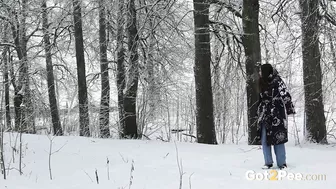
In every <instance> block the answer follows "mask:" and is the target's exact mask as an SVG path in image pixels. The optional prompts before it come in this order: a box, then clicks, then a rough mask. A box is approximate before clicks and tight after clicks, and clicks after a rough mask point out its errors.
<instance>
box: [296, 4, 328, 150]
mask: <svg viewBox="0 0 336 189" xmlns="http://www.w3.org/2000/svg"><path fill="white" fill-rule="evenodd" d="M300 8H301V24H302V25H301V29H302V60H303V83H304V94H305V113H306V118H305V119H306V129H307V133H308V136H307V139H308V140H310V141H313V142H316V143H322V144H324V143H327V138H326V134H327V132H326V118H325V115H324V105H323V91H322V71H321V64H320V59H321V53H320V49H319V1H316V0H306V1H304V0H300Z"/></svg>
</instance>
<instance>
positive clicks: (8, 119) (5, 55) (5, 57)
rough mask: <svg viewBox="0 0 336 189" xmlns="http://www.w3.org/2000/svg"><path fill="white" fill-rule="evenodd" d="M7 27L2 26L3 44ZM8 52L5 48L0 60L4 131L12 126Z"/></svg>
mask: <svg viewBox="0 0 336 189" xmlns="http://www.w3.org/2000/svg"><path fill="white" fill-rule="evenodd" d="M7 26H8V24H5V26H4V42H5V43H6V42H7V41H8V39H7V37H8V36H7V29H6V28H7ZM8 52H9V48H8V46H6V47H5V48H4V50H3V52H2V58H3V63H4V69H3V74H4V84H5V111H6V113H5V114H6V126H7V128H5V129H11V128H12V124H11V115H10V105H9V77H8V75H9V74H8V71H9V69H8V62H9V61H8V58H9V57H8Z"/></svg>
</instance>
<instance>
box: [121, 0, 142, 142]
mask: <svg viewBox="0 0 336 189" xmlns="http://www.w3.org/2000/svg"><path fill="white" fill-rule="evenodd" d="M127 10H128V22H127V33H128V51H129V53H130V57H129V63H130V65H129V70H128V72H129V74H128V76H129V79H128V81H127V83H126V88H125V90H126V91H125V94H124V104H123V105H124V113H125V115H124V116H125V117H124V119H125V125H124V127H125V129H124V133H122V136H123V138H138V137H139V134H138V125H137V119H136V99H137V93H138V82H139V54H138V45H139V44H138V43H139V34H138V29H137V16H136V9H135V3H134V0H130V1H129V2H128V4H127Z"/></svg>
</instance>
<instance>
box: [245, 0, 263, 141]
mask: <svg viewBox="0 0 336 189" xmlns="http://www.w3.org/2000/svg"><path fill="white" fill-rule="evenodd" d="M242 16H243V18H242V19H243V30H244V36H243V40H242V41H243V46H244V51H245V57H246V63H245V66H246V91H247V107H248V109H247V116H248V144H249V145H259V142H258V140H256V137H257V135H258V133H257V109H258V100H259V90H258V70H259V66H258V63H260V62H261V51H260V36H259V1H258V0H244V2H243V15H242Z"/></svg>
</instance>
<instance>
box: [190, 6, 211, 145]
mask: <svg viewBox="0 0 336 189" xmlns="http://www.w3.org/2000/svg"><path fill="white" fill-rule="evenodd" d="M209 8H210V4H209V2H208V1H205V0H194V9H195V11H194V25H195V67H194V75H195V87H196V110H197V111H196V127H197V142H198V143H205V144H217V139H216V132H215V124H214V115H213V97H212V86H211V68H210V61H211V51H210V33H209V32H210V28H209Z"/></svg>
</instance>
